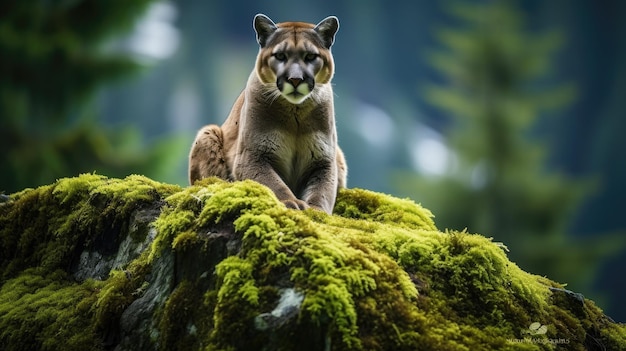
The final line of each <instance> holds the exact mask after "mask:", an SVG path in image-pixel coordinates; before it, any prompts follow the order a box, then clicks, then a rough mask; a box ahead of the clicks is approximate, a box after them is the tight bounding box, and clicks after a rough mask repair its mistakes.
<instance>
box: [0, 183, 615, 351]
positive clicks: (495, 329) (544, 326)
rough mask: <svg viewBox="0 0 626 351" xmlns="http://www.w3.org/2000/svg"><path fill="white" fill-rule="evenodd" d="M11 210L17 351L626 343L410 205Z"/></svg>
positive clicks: (239, 200)
mask: <svg viewBox="0 0 626 351" xmlns="http://www.w3.org/2000/svg"><path fill="white" fill-rule="evenodd" d="M3 201H4V202H2V203H0V279H1V283H2V287H1V289H0V345H2V349H3V350H296V349H297V350H368V351H369V350H553V349H568V350H626V327H625V326H624V325H622V324H618V323H614V322H613V321H611V319H610V318H608V317H606V316H605V315H603V313H602V311H601V310H600V309H599V308H598V307H597V306H595V305H594V303H593V302H592V301H589V300H586V299H584V298H583V297H582V295H580V294H575V293H573V292H570V291H568V290H565V289H564V287H563V286H562V285H561V284H558V283H556V282H553V281H551V280H549V279H547V278H543V277H539V276H535V275H532V274H529V273H526V272H524V271H522V270H521V269H520V268H519V267H517V266H516V265H515V264H514V263H512V262H511V261H509V260H508V259H507V257H506V252H505V250H506V247H504V245H502V244H498V243H494V242H492V241H491V240H490V239H489V238H486V237H484V236H481V235H477V234H469V233H466V232H452V231H450V232H447V231H446V232H441V231H439V230H438V229H437V228H436V227H435V224H434V222H433V219H432V217H433V216H432V215H431V213H430V212H429V211H428V210H426V209H424V208H422V207H421V206H419V205H417V204H415V203H413V202H412V201H410V200H402V199H397V198H393V197H391V196H388V195H384V194H378V193H374V192H370V191H366V190H360V189H348V190H342V191H341V192H340V194H339V196H338V199H337V204H336V206H335V213H334V215H332V216H330V215H327V214H325V213H322V212H318V211H314V210H307V211H296V210H290V209H287V208H285V207H284V206H283V205H282V204H281V203H280V202H279V201H278V200H277V199H276V198H275V196H274V195H273V194H272V192H271V191H270V190H268V189H267V188H265V187H263V186H261V185H259V184H257V183H255V182H252V181H243V182H235V183H228V182H224V181H221V180H217V179H207V180H204V181H202V182H199V183H197V184H196V185H194V186H190V187H187V188H181V187H178V186H173V185H167V184H161V183H158V182H155V181H152V180H150V179H147V178H145V177H142V176H130V177H128V178H126V179H123V180H120V179H109V178H106V177H103V176H99V175H94V174H86V175H81V176H79V177H76V178H68V179H61V180H59V181H57V182H56V183H54V184H52V185H48V186H43V187H40V188H37V189H27V190H24V191H21V192H19V193H15V194H12V195H10V196H9V197H8V199H4V200H3Z"/></svg>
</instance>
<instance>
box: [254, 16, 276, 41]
mask: <svg viewBox="0 0 626 351" xmlns="http://www.w3.org/2000/svg"><path fill="white" fill-rule="evenodd" d="M276 29H277V28H276V24H275V23H274V22H272V20H271V19H270V18H269V17H267V16H265V15H264V14H260V13H259V14H258V15H256V16H254V30H255V31H256V41H257V42H258V43H259V45H261V47H264V46H265V44H267V40H268V39H269V37H270V35H272V33H274V32H275V31H276Z"/></svg>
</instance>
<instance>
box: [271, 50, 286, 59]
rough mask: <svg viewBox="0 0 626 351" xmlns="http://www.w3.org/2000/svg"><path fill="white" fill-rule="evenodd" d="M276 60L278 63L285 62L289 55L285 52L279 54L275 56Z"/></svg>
mask: <svg viewBox="0 0 626 351" xmlns="http://www.w3.org/2000/svg"><path fill="white" fill-rule="evenodd" d="M274 58H275V59H277V60H278V61H285V60H287V55H285V53H284V52H277V53H275V54H274Z"/></svg>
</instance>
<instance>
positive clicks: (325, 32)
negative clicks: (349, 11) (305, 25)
mask: <svg viewBox="0 0 626 351" xmlns="http://www.w3.org/2000/svg"><path fill="white" fill-rule="evenodd" d="M337 30H339V19H337V17H335V16H328V17H326V18H324V19H323V20H322V21H321V22H320V23H318V24H317V26H315V31H316V32H317V34H319V35H320V37H321V38H322V41H323V42H324V46H326V48H327V49H330V47H331V46H332V45H333V43H334V42H335V34H336V33H337Z"/></svg>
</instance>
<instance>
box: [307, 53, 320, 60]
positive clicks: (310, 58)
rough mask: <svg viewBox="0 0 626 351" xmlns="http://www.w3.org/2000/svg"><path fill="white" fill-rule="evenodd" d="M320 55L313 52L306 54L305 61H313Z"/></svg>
mask: <svg viewBox="0 0 626 351" xmlns="http://www.w3.org/2000/svg"><path fill="white" fill-rule="evenodd" d="M318 56H319V55H318V54H311V53H309V54H306V55H305V56H304V61H306V62H312V61H315V59H316V58H317V57H318Z"/></svg>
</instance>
